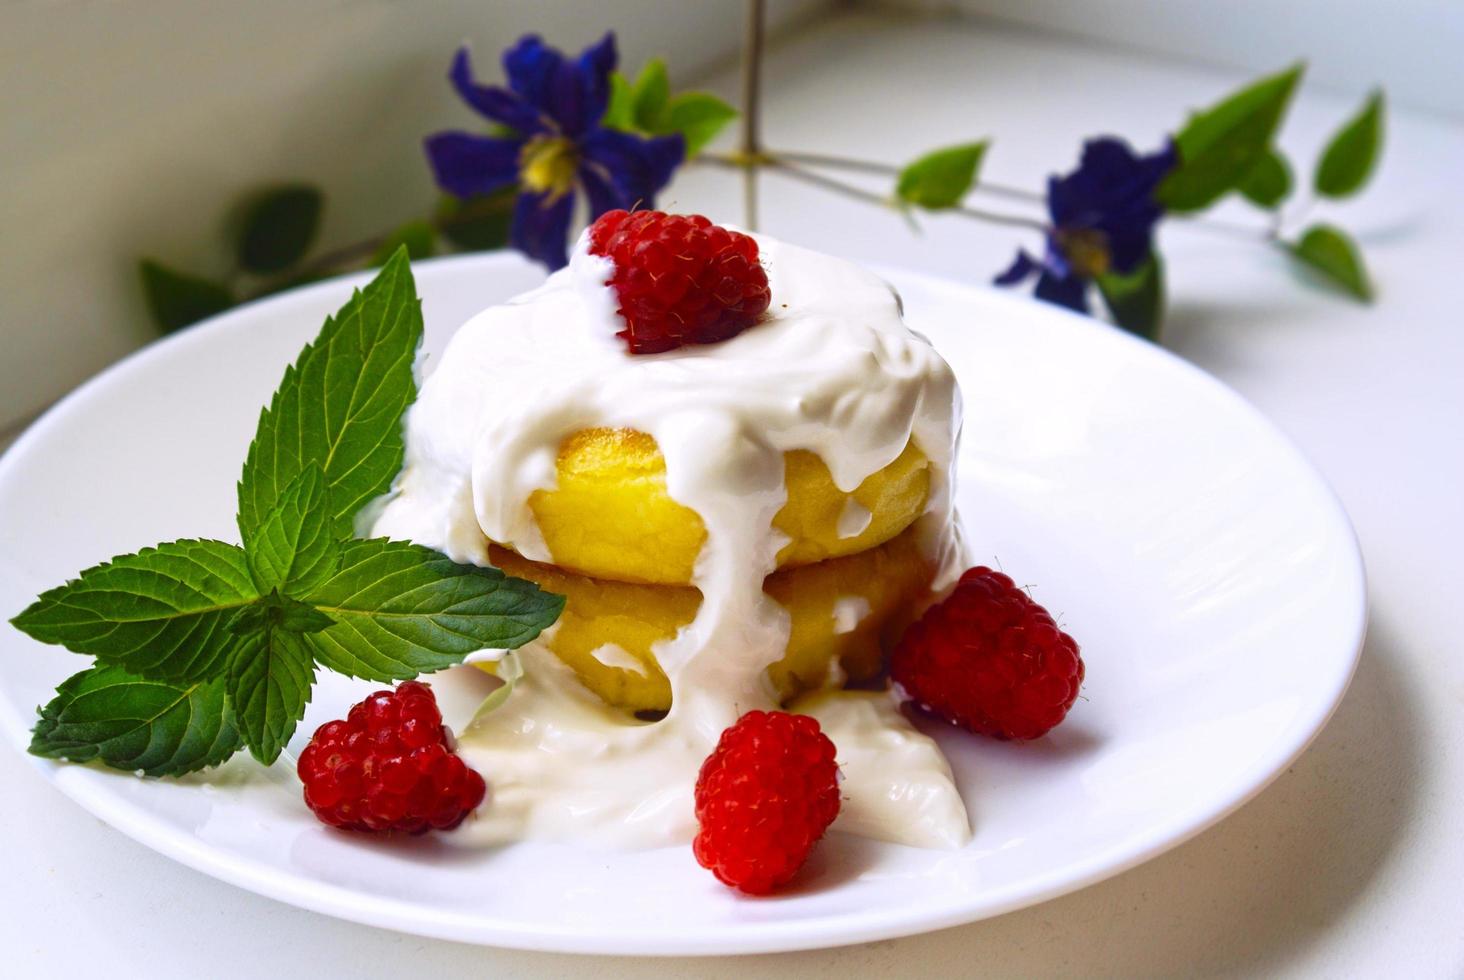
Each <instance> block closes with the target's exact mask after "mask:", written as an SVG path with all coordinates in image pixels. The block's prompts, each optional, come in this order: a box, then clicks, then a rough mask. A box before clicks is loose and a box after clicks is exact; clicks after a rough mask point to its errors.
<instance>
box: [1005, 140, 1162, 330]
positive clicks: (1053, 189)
mask: <svg viewBox="0 0 1464 980" xmlns="http://www.w3.org/2000/svg"><path fill="white" fill-rule="evenodd" d="M1178 160H1179V157H1178V154H1177V152H1176V150H1175V147H1174V142H1173V141H1172V140H1171V141H1168V142H1167V143H1166V144H1165V146H1164V148H1163V149H1162V150H1160V151H1158V152H1157V153H1151V154H1149V155H1148V156H1139V155H1137V154H1135V153H1134V151H1133V150H1131V149H1130V148H1129V145H1128V144H1127V143H1125V142H1123V141H1122V140H1119V139H1113V138H1112V137H1102V138H1100V139H1094V140H1089V141H1088V142H1086V143H1084V144H1083V159H1082V161H1081V162H1080V163H1079V164H1078V169H1077V170H1074V171H1073V172H1072V173H1070V174H1068V175H1067V176H1066V177H1049V178H1048V180H1047V211H1048V214H1049V215H1050V216H1051V219H1052V231H1050V232H1049V233H1048V235H1047V249H1046V252H1045V254H1044V255H1043V257H1042V258H1041V259H1036V258H1033V257H1032V256H1031V255H1029V254H1027V252H1026V251H1025V250H1018V252H1017V257H1016V259H1015V260H1014V261H1013V262H1012V264H1011V267H1010V268H1008V269H1007V270H1006V271H1005V272H1003V273H1002V274H1001V275H999V276H997V277H996V279H995V280H994V282H995V283H996V284H997V285H998V286H1014V285H1016V284H1017V283H1020V282H1023V281H1024V280H1026V279H1028V278H1030V277H1031V276H1033V275H1036V276H1037V288H1036V290H1035V294H1036V296H1037V298H1038V299H1043V300H1046V301H1047V302H1049V303H1058V304H1060V305H1062V306H1066V307H1069V308H1070V309H1074V310H1077V311H1079V312H1081V313H1086V312H1088V284H1089V283H1090V282H1092V281H1093V280H1094V279H1096V278H1098V277H1099V276H1101V275H1105V274H1106V273H1109V272H1116V273H1119V274H1121V275H1127V274H1129V273H1131V272H1133V271H1134V270H1135V269H1137V268H1138V267H1139V266H1140V265H1142V264H1143V263H1144V261H1145V260H1147V259H1148V257H1149V253H1150V249H1151V248H1152V243H1153V236H1154V225H1155V224H1156V223H1157V222H1158V221H1159V219H1160V218H1161V217H1162V216H1163V214H1164V209H1163V208H1162V207H1160V205H1159V203H1158V202H1157V201H1155V200H1154V191H1155V189H1156V188H1157V187H1158V186H1159V182H1160V181H1162V180H1163V179H1164V177H1165V175H1167V174H1168V173H1169V171H1170V170H1172V169H1173V168H1174V165H1175V164H1176V163H1177V162H1178Z"/></svg>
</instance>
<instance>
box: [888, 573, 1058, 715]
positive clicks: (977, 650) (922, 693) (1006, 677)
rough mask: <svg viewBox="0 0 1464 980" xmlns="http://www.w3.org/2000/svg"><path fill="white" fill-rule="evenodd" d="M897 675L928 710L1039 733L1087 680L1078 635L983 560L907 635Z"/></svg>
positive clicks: (893, 665)
mask: <svg viewBox="0 0 1464 980" xmlns="http://www.w3.org/2000/svg"><path fill="white" fill-rule="evenodd" d="M890 675H891V676H892V677H893V678H894V679H895V680H896V681H898V682H899V684H900V685H901V686H902V687H904V689H905V693H906V694H908V695H909V696H910V698H911V700H913V701H916V702H917V703H919V704H920V705H921V706H922V707H924V708H925V709H926V710H928V711H930V712H931V713H933V714H935V715H938V716H939V717H941V718H944V719H945V720H946V721H949V722H951V723H952V724H956V725H960V726H961V727H963V728H966V729H969V730H970V731H973V732H977V733H979V734H982V735H991V736H994V737H996V738H1003V739H1030V738H1040V737H1041V736H1043V735H1045V734H1047V733H1048V732H1049V731H1050V730H1051V729H1052V728H1053V727H1054V726H1055V725H1057V723H1058V722H1060V721H1062V720H1063V718H1065V717H1066V716H1067V713H1068V709H1069V708H1071V707H1072V706H1073V702H1074V701H1075V700H1077V697H1078V688H1079V687H1080V686H1081V685H1082V683H1083V658H1082V657H1081V656H1080V655H1079V653H1078V645H1077V643H1075V642H1074V641H1073V638H1072V637H1070V636H1068V635H1067V634H1066V633H1064V632H1062V631H1061V630H1059V629H1058V628H1057V624H1056V623H1054V622H1053V620H1052V617H1051V616H1050V615H1048V612H1047V610H1046V609H1043V608H1042V607H1041V606H1040V605H1038V604H1037V603H1035V602H1033V601H1032V599H1031V598H1030V597H1029V596H1028V595H1027V593H1025V592H1023V591H1022V590H1021V589H1019V588H1017V587H1016V585H1015V584H1013V582H1012V580H1011V579H1010V578H1008V577H1007V576H1005V575H1003V574H1002V573H1000V572H994V571H992V570H991V569H989V568H987V567H985V566H979V567H976V568H972V569H970V570H968V571H967V572H966V573H965V574H963V575H962V576H961V580H960V582H958V583H957V585H956V588H955V591H954V592H952V593H951V594H950V596H948V597H947V598H946V599H945V600H944V601H943V602H940V603H938V604H937V605H935V606H932V607H931V608H930V609H929V610H927V611H926V613H925V615H924V616H923V617H921V619H920V620H919V622H917V623H915V624H914V625H912V626H911V627H910V628H909V629H907V630H906V631H905V635H904V636H902V637H901V638H900V642H899V645H898V646H897V647H896V648H895V652H894V655H893V656H892V657H891V659H890Z"/></svg>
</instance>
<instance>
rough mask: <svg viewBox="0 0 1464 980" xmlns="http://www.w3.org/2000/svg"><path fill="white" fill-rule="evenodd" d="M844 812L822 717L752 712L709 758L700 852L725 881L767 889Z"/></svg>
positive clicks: (700, 787) (701, 794)
mask: <svg viewBox="0 0 1464 980" xmlns="http://www.w3.org/2000/svg"><path fill="white" fill-rule="evenodd" d="M838 814H839V769H838V766H837V765H835V763H834V743H833V742H831V741H829V738H828V736H827V735H825V734H824V733H823V732H822V731H820V730H819V727H818V722H817V721H815V720H814V719H813V718H810V717H808V716H807V715H792V714H789V713H788V712H786V711H749V712H748V713H747V714H745V715H743V716H742V717H741V718H739V719H738V720H737V723H736V724H735V725H733V726H732V727H731V728H729V729H727V730H726V731H725V732H723V733H722V737H721V739H720V740H719V741H718V742H717V748H716V749H715V750H714V751H713V752H712V754H711V755H709V756H707V761H706V762H704V763H703V764H702V768H701V775H699V776H698V777H697V781H696V819H697V822H698V823H699V824H700V825H701V829H700V831H699V832H698V833H697V835H696V841H695V842H694V843H693V844H692V851H693V853H695V854H696V859H697V861H698V862H699V863H700V864H701V866H702V867H704V868H707V869H709V870H710V871H711V872H712V874H714V875H716V876H717V878H718V879H720V880H721V881H722V883H723V884H727V885H731V886H732V887H733V888H737V889H739V890H741V891H744V892H747V893H748V894H749V895H766V894H768V893H769V892H771V891H773V889H775V888H777V887H778V886H779V885H782V884H783V883H785V882H787V881H788V880H789V879H790V878H792V877H793V875H794V874H796V873H797V871H798V869H799V868H801V867H803V862H804V861H806V860H807V859H808V854H809V852H810V851H812V850H813V845H814V844H816V843H817V842H818V839H819V838H820V837H822V836H823V834H824V831H825V830H827V829H828V826H829V824H831V823H833V822H834V817H836V816H838Z"/></svg>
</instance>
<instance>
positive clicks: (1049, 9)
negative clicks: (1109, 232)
mask: <svg viewBox="0 0 1464 980" xmlns="http://www.w3.org/2000/svg"><path fill="white" fill-rule="evenodd" d="M889 5H891V6H896V7H907V8H911V9H917V10H923V11H932V12H956V11H958V12H960V13H964V14H972V15H976V16H983V17H992V18H997V19H1000V20H1005V21H1009V22H1011V23H1015V24H1025V25H1027V26H1029V27H1041V28H1046V29H1049V30H1056V31H1061V32H1064V33H1067V34H1073V35H1076V36H1078V37H1086V38H1094V39H1097V40H1101V41H1106V42H1109V43H1113V44H1119V45H1125V46H1128V47H1133V48H1140V49H1145V50H1148V51H1157V52H1161V53H1164V54H1170V55H1175V56H1178V57H1181V58H1186V59H1189V60H1192V61H1203V62H1209V63H1212V64H1215V65H1220V66H1224V67H1228V68H1246V69H1250V70H1253V71H1266V70H1270V69H1276V68H1281V67H1283V66H1285V65H1288V64H1290V63H1291V62H1293V61H1295V60H1296V59H1297V57H1298V56H1300V57H1304V58H1306V59H1307V60H1308V62H1309V64H1310V68H1309V71H1308V80H1309V82H1311V83H1313V84H1315V83H1320V84H1321V85H1323V86H1330V87H1332V88H1335V89H1338V90H1340V91H1343V92H1355V91H1359V90H1363V89H1367V88H1371V87H1372V86H1373V85H1376V84H1379V83H1384V84H1386V86H1387V89H1388V93H1389V94H1390V95H1391V96H1392V97H1393V98H1394V99H1395V101H1397V102H1398V103H1399V104H1401V105H1407V106H1412V107H1413V108H1417V109H1428V110H1432V111H1434V112H1440V113H1444V114H1446V115H1451V116H1453V117H1455V118H1464V56H1461V50H1464V2H1461V0H890V3H889ZM1074 81H1075V83H1076V84H1081V79H1075V80H1074ZM1461 165H1464V164H1461Z"/></svg>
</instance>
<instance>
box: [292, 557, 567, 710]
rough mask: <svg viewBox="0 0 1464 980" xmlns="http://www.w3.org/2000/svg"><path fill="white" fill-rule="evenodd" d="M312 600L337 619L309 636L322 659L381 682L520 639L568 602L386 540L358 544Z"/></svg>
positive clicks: (489, 570)
mask: <svg viewBox="0 0 1464 980" xmlns="http://www.w3.org/2000/svg"><path fill="white" fill-rule="evenodd" d="M302 598H303V599H304V600H305V601H306V602H308V603H309V604H311V605H312V606H314V607H315V608H316V609H318V610H319V611H321V612H322V613H324V614H325V615H327V616H329V617H330V618H331V619H333V620H335V622H336V625H334V626H332V627H330V628H329V629H326V630H322V631H320V632H318V633H314V634H311V636H310V637H309V641H310V645H311V646H312V648H313V649H314V651H315V658H316V659H317V660H318V661H319V662H320V663H321V665H322V666H325V667H327V668H329V669H330V670H334V671H336V672H338V673H342V674H349V675H350V676H352V677H361V678H364V679H366V680H373V681H393V680H408V679H410V678H413V677H416V676H417V675H418V674H422V673H430V672H431V671H434V670H441V669H442V668H443V667H450V666H452V665H454V664H459V663H462V660H463V658H464V657H466V656H467V655H468V654H470V653H474V652H476V651H478V650H483V649H499V650H511V649H514V648H515V647H520V646H522V645H524V644H525V643H527V642H529V641H530V640H532V639H533V638H534V637H536V636H538V635H539V633H540V632H541V631H542V630H544V629H546V628H547V627H548V626H549V625H550V624H551V623H553V622H554V620H555V619H557V618H558V617H559V612H560V610H561V609H563V608H564V599H563V597H561V596H557V595H554V594H552V593H548V592H543V591H541V590H540V589H539V587H538V586H537V585H534V584H533V583H532V582H526V581H523V580H521V579H516V578H509V577H508V576H505V575H504V574H503V573H502V572H500V571H499V570H498V569H496V568H479V567H478V566H476V565H459V564H457V563H456V562H454V561H453V560H452V559H450V558H448V557H447V556H445V555H442V554H439V553H438V552H436V551H433V550H432V549H430V548H424V547H422V546H420V545H415V544H408V543H406V542H404V541H387V540H385V539H383V538H372V539H370V540H367V541H353V542H351V543H350V544H348V545H347V546H346V549H345V554H344V555H343V557H342V559H341V564H340V568H339V569H337V570H336V572H335V574H334V575H333V576H331V578H330V579H329V580H327V581H326V582H323V583H322V584H321V585H319V586H318V587H316V588H315V589H313V590H311V591H310V592H309V593H307V594H305V595H303V596H302Z"/></svg>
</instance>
